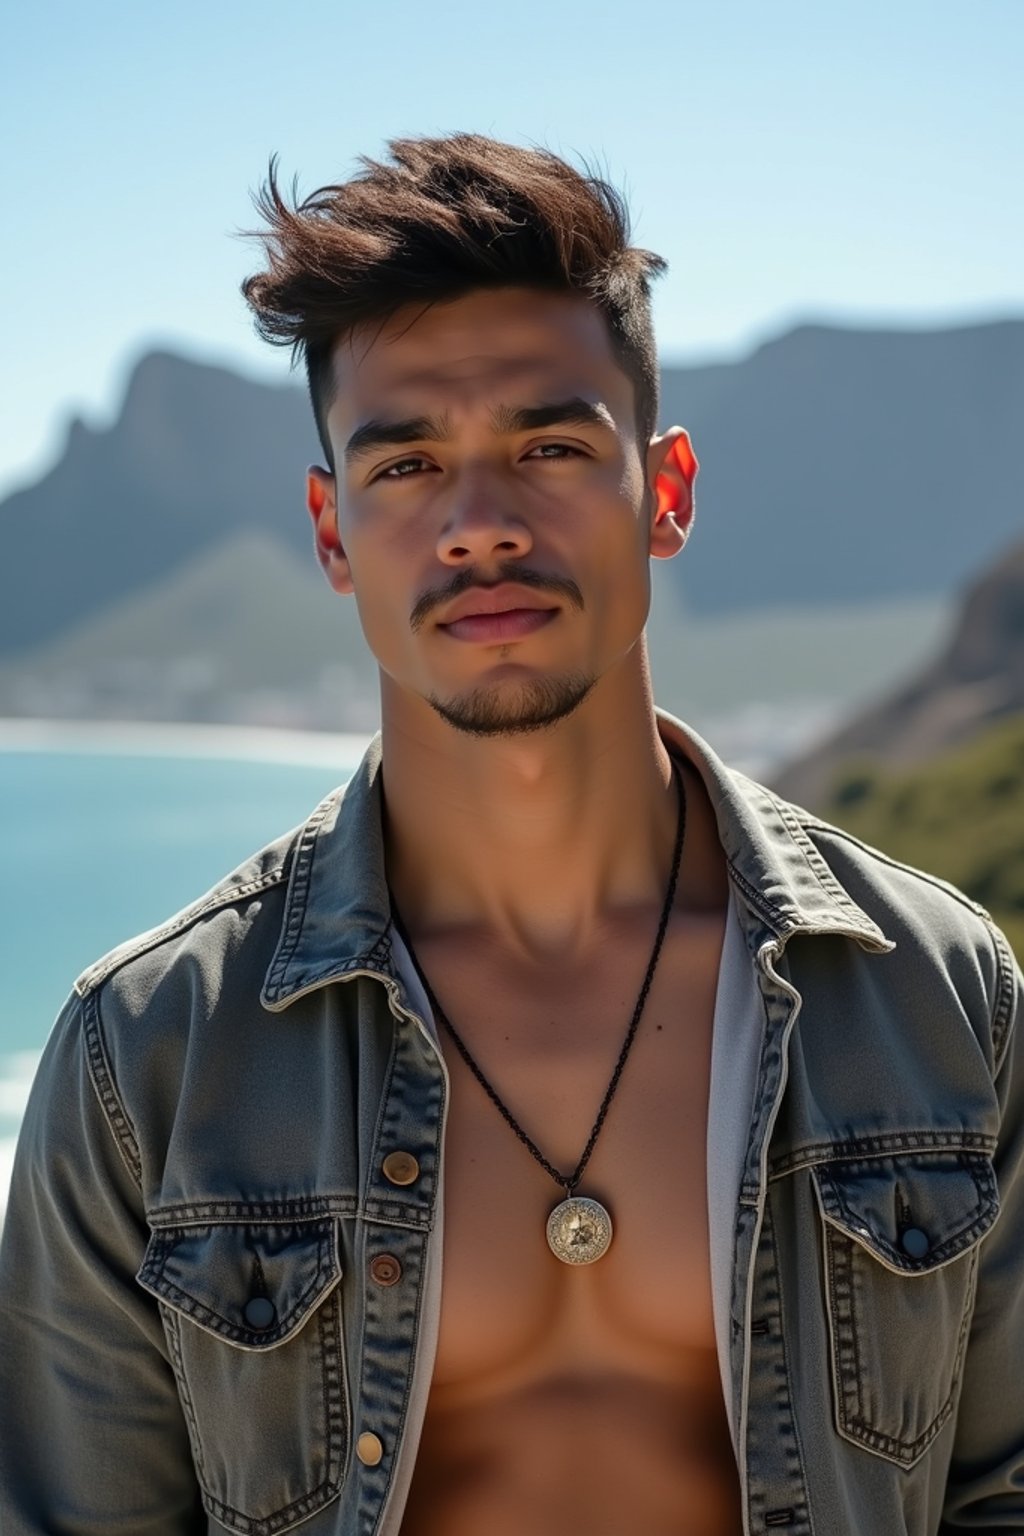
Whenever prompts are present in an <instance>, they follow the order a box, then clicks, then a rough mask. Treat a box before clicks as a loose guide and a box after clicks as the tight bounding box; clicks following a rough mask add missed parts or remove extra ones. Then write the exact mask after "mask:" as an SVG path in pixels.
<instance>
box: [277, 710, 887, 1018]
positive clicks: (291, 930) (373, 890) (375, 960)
mask: <svg viewBox="0 0 1024 1536" xmlns="http://www.w3.org/2000/svg"><path fill="white" fill-rule="evenodd" d="M655 714H656V717H657V722H658V730H659V732H660V734H661V738H662V741H663V742H664V743H665V746H666V748H667V749H668V751H669V752H670V753H671V754H672V755H673V756H675V757H688V758H689V759H690V761H691V763H692V764H693V765H694V767H695V768H696V769H697V770H698V772H699V773H700V774H701V777H702V778H703V780H704V784H705V786H706V788H707V791H708V795H709V797H710V800H711V804H712V807H713V809H714V812H715V815H716V817H717V819H718V831H719V836H720V838H721V842H722V848H723V851H724V853H725V856H726V860H727V862H728V865H729V873H730V878H731V880H732V883H733V887H734V889H735V891H736V894H737V896H738V897H739V899H740V900H741V901H744V902H745V903H746V905H747V907H748V908H749V909H750V911H751V914H752V915H753V916H754V917H755V918H759V919H760V920H761V922H762V923H763V925H764V927H765V929H766V930H767V931H766V934H765V937H766V938H768V939H771V938H774V939H775V940H776V942H777V944H778V946H779V947H781V946H782V945H783V944H785V942H786V941H787V940H788V939H789V938H790V937H791V936H792V935H793V934H795V933H801V932H802V933H835V934H842V935H846V936H847V937H849V938H852V939H856V940H857V941H858V942H859V943H860V944H861V945H863V947H864V948H865V949H870V950H878V951H886V950H889V949H892V948H893V947H894V946H893V945H892V943H891V941H890V940H888V939H887V938H886V937H885V935H884V934H883V932H882V930H881V929H880V928H879V927H878V925H877V923H875V922H874V921H873V920H872V919H871V918H870V917H869V916H868V914H867V913H866V912H865V911H863V909H862V908H861V907H859V906H858V905H857V903H856V902H855V901H854V900H853V898H852V897H851V896H850V895H849V893H848V892H847V891H846V890H845V889H844V888H843V886H842V885H840V883H839V881H838V880H837V879H836V877H835V875H834V874H833V873H832V871H831V870H830V869H829V867H828V865H827V864H826V862H825V860H824V859H823V858H822V856H821V854H820V853H819V852H818V850H817V848H816V847H815V846H814V844H813V843H812V841H811V839H810V837H809V836H808V834H807V832H806V830H805V828H804V826H803V823H802V820H801V817H800V813H799V812H798V811H797V809H796V807H794V806H791V805H788V804H787V802H786V801H784V800H780V799H779V797H778V796H777V795H775V794H773V793H772V792H771V791H770V790H768V789H766V788H765V787H764V786H763V785H761V784H757V783H755V782H754V780H752V779H748V778H747V777H746V775H745V774H742V773H739V772H737V771H736V770H735V769H732V768H729V767H727V766H726V765H725V763H723V762H722V760H721V758H719V757H718V756H717V755H716V754H715V753H714V752H713V751H712V749H711V748H710V747H709V746H708V744H707V742H705V741H704V740H702V738H701V737H700V736H698V735H697V734H696V732H695V731H693V730H691V729H690V727H689V726H686V725H684V724H683V723H682V721H680V720H676V719H675V718H674V717H673V716H672V715H669V714H667V713H666V712H665V711H664V710H660V709H659V710H656V711H655ZM382 787H383V786H382V772H381V738H380V734H379V733H378V734H377V735H376V736H375V737H374V738H373V740H372V741H371V742H370V745H369V747H368V748H367V750H366V752H365V753H364V755H363V758H362V761H361V762H360V764H359V767H358V768H357V769H356V771H355V773H354V775H353V776H352V778H351V780H350V781H349V783H348V784H347V785H346V786H345V787H344V788H341V789H337V790H334V791H333V792H332V793H331V794H330V795H328V797H327V798H326V800H324V801H322V802H321V804H320V805H319V806H317V808H316V810H315V811H314V812H313V814H312V816H310V818H309V820H308V821H307V822H306V823H305V825H304V826H303V827H302V828H301V829H300V830H299V832H298V834H297V837H296V841H295V846H294V853H293V858H292V863H291V871H290V876H289V882H288V893H287V897H286V901H285V909H284V918H283V921H282V924H281V932H280V937H279V939H278V943H277V948H276V950H275V952H274V957H273V959H272V961H271V963H270V968H269V970H268V971H267V976H266V980H265V982H264V986H263V992H262V999H261V1000H262V1002H263V1004H264V1006H265V1007H267V1008H269V1009H271V1010H273V1011H275V1012H277V1011H280V1010H281V1009H283V1008H285V1007H287V1005H288V1004H289V1003H290V1002H292V1001H293V1000H294V999H295V998H296V997H298V996H300V995H301V994H303V993H305V992H309V991H312V990H313V989H314V988H317V987H321V986H325V985H326V984H327V983H328V982H332V981H340V980H342V979H343V978H344V977H345V976H347V975H350V974H352V973H353V972H355V971H361V972H367V971H370V972H374V973H376V974H378V975H380V976H382V977H385V978H387V979H392V980H393V979H395V976H396V972H395V968H394V965H393V962H392V957H391V904H390V899H389V895H388V886H387V877H386V873H385V867H384V835H383V824H382V822H383V817H382V812H383V794H382Z"/></svg>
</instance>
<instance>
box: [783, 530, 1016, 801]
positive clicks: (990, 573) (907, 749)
mask: <svg viewBox="0 0 1024 1536" xmlns="http://www.w3.org/2000/svg"><path fill="white" fill-rule="evenodd" d="M1022 713H1024V542H1020V543H1017V544H1015V545H1014V546H1013V547H1012V548H1011V549H1010V550H1009V551H1008V552H1007V553H1006V554H1005V555H1004V556H1003V558H1002V559H1000V560H998V561H997V562H996V563H995V564H994V565H993V566H991V567H990V568H989V569H987V570H986V571H984V572H983V574H982V575H981V576H980V577H979V578H978V579H977V580H976V581H975V582H974V583H973V584H972V585H971V586H970V588H969V589H968V591H967V593H966V596H965V597H964V599H963V603H962V606H961V609H960V613H959V617H958V621H957V623H956V625H955V628H954V630H953V633H952V636H951V638H950V640H949V642H948V644H947V645H946V646H945V647H944V648H943V649H942V650H941V651H940V653H939V654H938V656H937V657H936V658H935V659H934V660H933V661H932V662H931V663H930V664H929V665H927V666H926V667H925V668H924V669H923V670H922V671H921V672H920V673H919V674H918V675H917V676H915V677H914V678H913V679H912V680H911V681H910V682H909V683H907V684H906V686H905V687H903V688H900V689H898V690H897V691H896V692H895V693H893V694H892V695H890V696H889V697H887V698H885V699H883V700H882V701H881V702H880V703H878V704H876V705H875V706H874V707H872V708H870V709H868V710H866V711H865V712H864V713H862V714H858V715H857V716H856V717H855V718H854V719H853V720H852V721H850V722H849V723H848V724H847V725H845V726H844V727H843V729H842V730H840V731H838V732H836V733H835V734H834V735H832V736H830V737H829V738H828V739H827V740H826V741H824V742H822V743H821V744H820V745H819V746H818V747H817V748H816V749H815V750H814V751H812V752H810V753H808V754H807V755H806V756H804V757H802V758H801V759H800V761H798V762H795V763H792V764H790V765H789V766H788V767H787V768H786V769H784V770H783V771H781V772H780V773H778V774H777V775H776V778H775V787H776V788H777V789H778V790H779V792H780V793H781V794H782V795H784V796H785V797H786V798H788V799H790V800H795V801H797V802H798V803H800V804H802V805H809V806H815V807H819V806H823V805H825V804H826V803H828V802H829V799H830V797H831V796H833V795H834V794H835V793H836V792H837V786H838V785H839V784H840V782H841V781H842V782H843V783H845V784H846V786H847V792H848V793H853V791H852V790H850V789H849V786H850V784H852V783H854V782H855V781H856V780H858V779H859V778H860V777H863V776H864V775H866V776H867V778H870V777H871V776H872V774H873V773H874V771H875V770H876V769H877V768H879V767H883V768H888V769H892V768H906V767H910V766H914V765H918V764H924V763H927V762H928V761H929V760H930V759H933V758H935V757H937V756H940V755H941V754H943V753H945V752H947V751H949V750H950V749H952V748H955V747H958V746H961V745H963V744H965V743H969V742H971V741H973V740H974V739H975V738H976V737H978V736H980V735H981V734H982V733H983V732H984V731H985V730H986V729H987V728H989V727H990V726H992V725H994V724H995V723H997V722H999V721H1002V720H1005V719H1007V718H1009V717H1012V716H1016V715H1018V714H1022Z"/></svg>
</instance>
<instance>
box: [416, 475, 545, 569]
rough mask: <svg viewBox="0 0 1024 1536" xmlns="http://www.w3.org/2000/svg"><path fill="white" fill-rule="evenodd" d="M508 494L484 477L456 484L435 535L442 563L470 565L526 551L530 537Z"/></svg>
mask: <svg viewBox="0 0 1024 1536" xmlns="http://www.w3.org/2000/svg"><path fill="white" fill-rule="evenodd" d="M508 495H509V493H508V490H507V488H505V487H498V486H496V485H495V484H494V483H493V481H491V480H485V478H484V477H479V478H478V477H473V480H472V481H471V482H470V481H467V482H466V483H464V484H463V485H462V486H460V487H459V489H458V490H457V491H456V493H455V496H454V498H453V500H452V502H451V504H450V506H449V509H448V515H447V517H446V518H445V520H444V526H443V528H442V529H441V533H440V536H439V537H438V541H437V554H438V558H439V559H440V560H441V561H443V562H444V564H445V565H466V564H470V565H472V564H476V563H477V562H480V563H486V562H487V561H489V560H491V559H492V558H498V559H504V560H508V559H515V558H516V556H520V555H525V554H528V553H529V551H530V550H531V549H532V548H533V538H532V536H531V534H530V530H529V528H528V527H527V525H526V523H525V522H524V520H523V518H522V517H521V516H520V514H519V513H518V512H517V511H516V509H515V507H514V506H512V505H510V504H509V499H508Z"/></svg>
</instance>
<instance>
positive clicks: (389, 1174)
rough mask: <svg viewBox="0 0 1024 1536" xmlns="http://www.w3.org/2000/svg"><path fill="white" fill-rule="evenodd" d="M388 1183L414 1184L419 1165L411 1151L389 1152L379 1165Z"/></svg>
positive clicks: (417, 1176) (417, 1175)
mask: <svg viewBox="0 0 1024 1536" xmlns="http://www.w3.org/2000/svg"><path fill="white" fill-rule="evenodd" d="M381 1166H382V1167H383V1169H384V1177H385V1178H386V1179H387V1181H388V1183H389V1184H415V1182H416V1180H417V1179H418V1178H419V1176H420V1165H419V1163H418V1162H417V1161H416V1159H415V1158H414V1157H413V1155H412V1153H411V1152H389V1153H388V1155H387V1157H386V1158H385V1159H384V1162H383V1164H382V1165H381Z"/></svg>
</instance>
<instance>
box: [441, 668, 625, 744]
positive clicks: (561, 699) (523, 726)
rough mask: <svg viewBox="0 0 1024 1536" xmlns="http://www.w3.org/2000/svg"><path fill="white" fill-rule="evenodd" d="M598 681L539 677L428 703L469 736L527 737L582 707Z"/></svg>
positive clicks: (574, 675) (578, 676)
mask: <svg viewBox="0 0 1024 1536" xmlns="http://www.w3.org/2000/svg"><path fill="white" fill-rule="evenodd" d="M596 681H597V679H596V678H594V677H588V676H587V675H586V674H585V673H583V672H568V673H566V674H564V675H563V676H562V677H536V678H531V679H530V680H529V681H527V682H522V683H517V684H515V685H513V686H511V687H508V686H505V687H490V688H474V689H473V691H472V692H471V693H466V694H461V695H456V697H454V698H451V699H441V698H439V697H438V696H437V694H431V695H430V696H429V697H428V699H427V703H428V704H429V705H430V706H431V708H432V709H433V710H435V711H436V712H437V714H439V715H440V716H441V719H442V720H444V721H446V722H447V724H448V725H450V726H452V727H453V728H454V729H455V730H457V731H462V732H463V733H464V734H465V735H467V736H525V735H527V734H528V733H529V732H531V731H544V730H548V729H549V728H550V727H551V726H553V725H557V724H558V722H559V721H560V720H565V719H566V718H567V716H569V715H571V714H572V713H573V711H574V710H577V709H579V707H580V705H581V704H582V703H583V700H584V699H585V698H586V697H587V695H588V694H589V692H590V690H591V689H592V688H593V686H594V684H595V682H596Z"/></svg>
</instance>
